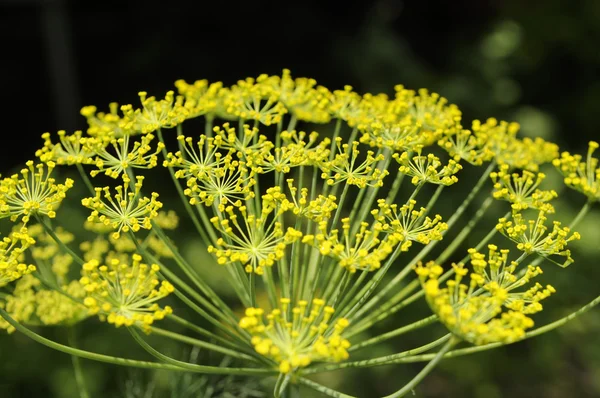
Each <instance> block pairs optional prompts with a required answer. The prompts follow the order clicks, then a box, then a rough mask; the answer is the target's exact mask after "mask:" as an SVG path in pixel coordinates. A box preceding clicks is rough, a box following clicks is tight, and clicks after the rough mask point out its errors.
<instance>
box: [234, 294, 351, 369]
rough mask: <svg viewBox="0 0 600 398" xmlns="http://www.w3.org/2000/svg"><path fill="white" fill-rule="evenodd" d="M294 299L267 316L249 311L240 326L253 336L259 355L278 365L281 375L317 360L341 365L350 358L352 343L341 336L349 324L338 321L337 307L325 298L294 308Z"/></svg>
mask: <svg viewBox="0 0 600 398" xmlns="http://www.w3.org/2000/svg"><path fill="white" fill-rule="evenodd" d="M290 301H291V300H290V299H288V298H282V299H281V305H280V308H276V309H274V310H273V311H271V312H270V313H269V314H267V315H266V316H265V313H264V310H263V309H262V308H253V307H250V308H247V309H246V313H245V316H244V317H243V318H242V319H241V320H240V323H239V324H240V327H241V328H242V329H245V330H247V331H248V332H250V334H251V335H252V340H251V342H252V345H253V346H254V349H255V350H256V352H258V353H259V354H261V355H263V356H265V357H267V358H271V359H273V360H274V361H276V362H277V363H278V369H279V372H281V373H290V372H294V371H295V370H297V369H299V368H304V367H306V366H308V365H310V364H311V363H312V362H315V361H324V362H339V361H343V360H345V359H348V357H349V355H348V351H347V349H348V348H349V347H350V343H349V342H348V340H346V339H344V338H343V337H342V336H341V335H342V333H343V331H344V329H345V328H346V327H347V326H348V324H349V322H348V320H347V319H345V318H338V319H337V321H336V322H335V323H329V322H330V320H331V319H332V317H333V315H334V314H335V310H334V308H333V307H330V306H325V301H324V300H322V299H318V298H316V299H314V300H313V301H312V303H311V305H309V303H308V302H307V301H305V300H300V301H298V303H297V305H296V306H295V307H293V308H290Z"/></svg>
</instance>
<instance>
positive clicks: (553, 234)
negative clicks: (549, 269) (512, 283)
mask: <svg viewBox="0 0 600 398" xmlns="http://www.w3.org/2000/svg"><path fill="white" fill-rule="evenodd" d="M547 219H548V218H547V217H546V212H545V211H544V210H540V211H539V212H538V216H537V218H536V219H535V220H534V219H531V220H527V219H526V218H525V217H524V216H523V214H522V213H520V212H514V211H513V213H512V220H508V219H506V218H501V219H499V220H498V224H497V225H496V229H497V230H498V231H500V233H501V234H503V235H504V236H506V237H507V238H509V239H510V240H512V241H513V242H515V243H516V244H517V249H519V250H521V251H522V252H524V253H527V254H531V253H536V254H537V255H539V256H542V257H544V258H545V259H547V260H549V261H551V262H553V263H554V264H557V265H560V266H561V267H567V266H568V265H570V264H571V263H572V262H573V258H571V251H570V250H569V249H567V244H568V243H569V242H571V241H573V240H578V239H580V238H581V236H580V235H579V233H577V232H573V233H571V230H570V228H569V227H561V224H560V222H558V221H554V222H553V223H552V231H550V232H548V227H547V226H546V225H545V222H546V220H547ZM561 257H562V258H563V259H564V260H563V259H560V260H558V258H561ZM555 258H557V259H556V260H555ZM559 261H560V262H559Z"/></svg>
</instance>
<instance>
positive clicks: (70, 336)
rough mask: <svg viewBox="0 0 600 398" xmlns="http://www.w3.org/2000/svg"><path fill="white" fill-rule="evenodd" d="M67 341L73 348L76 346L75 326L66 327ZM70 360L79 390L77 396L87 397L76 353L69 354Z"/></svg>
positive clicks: (80, 397) (88, 395)
mask: <svg viewBox="0 0 600 398" xmlns="http://www.w3.org/2000/svg"><path fill="white" fill-rule="evenodd" d="M67 341H68V342H69V345H70V346H71V347H73V348H77V339H76V335H75V326H69V327H67ZM71 362H72V363H73V371H74V372H75V383H77V391H79V398H89V397H90V394H88V392H87V388H86V387H85V378H84V377H83V370H82V368H81V361H80V360H79V357H78V356H76V355H71Z"/></svg>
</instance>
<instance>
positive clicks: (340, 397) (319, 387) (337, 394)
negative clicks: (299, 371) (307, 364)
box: [298, 377, 356, 398]
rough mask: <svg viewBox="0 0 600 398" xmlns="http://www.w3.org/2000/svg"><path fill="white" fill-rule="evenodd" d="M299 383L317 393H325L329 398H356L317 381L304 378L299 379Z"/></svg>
mask: <svg viewBox="0 0 600 398" xmlns="http://www.w3.org/2000/svg"><path fill="white" fill-rule="evenodd" d="M298 381H299V382H300V384H304V385H305V386H307V387H310V388H312V389H313V390H315V391H318V392H320V393H323V394H325V395H327V396H328V397H334V398H356V397H355V396H353V395H347V394H344V393H341V392H339V391H336V390H332V389H331V388H328V387H325V386H323V385H321V384H319V383H317V382H315V381H312V380H309V379H306V378H304V377H299V378H298Z"/></svg>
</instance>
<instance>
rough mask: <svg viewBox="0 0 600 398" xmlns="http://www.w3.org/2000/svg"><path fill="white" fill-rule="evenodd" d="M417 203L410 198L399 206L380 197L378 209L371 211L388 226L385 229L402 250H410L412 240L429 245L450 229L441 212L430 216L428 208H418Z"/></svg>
mask: <svg viewBox="0 0 600 398" xmlns="http://www.w3.org/2000/svg"><path fill="white" fill-rule="evenodd" d="M416 204H417V202H416V201H415V200H410V201H409V202H408V203H407V204H405V205H402V206H401V207H400V208H398V205H396V204H388V203H386V201H385V200H384V199H379V200H378V201H377V206H378V209H375V210H373V211H372V212H371V213H372V214H373V216H374V217H375V219H376V220H378V221H379V222H380V223H383V224H384V225H385V226H386V228H385V230H386V231H387V232H388V233H390V234H391V235H393V236H394V239H395V241H397V242H398V244H400V245H401V246H400V249H401V250H402V251H408V249H409V248H410V247H411V245H412V242H419V243H421V244H424V245H427V244H429V242H431V241H432V240H441V239H442V233H443V232H444V231H445V230H446V229H448V225H447V224H446V223H444V222H442V217H441V216H440V215H439V214H437V215H435V216H434V217H433V218H431V217H428V216H426V213H427V209H426V208H424V207H421V208H420V209H416V208H415V205H416Z"/></svg>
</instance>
